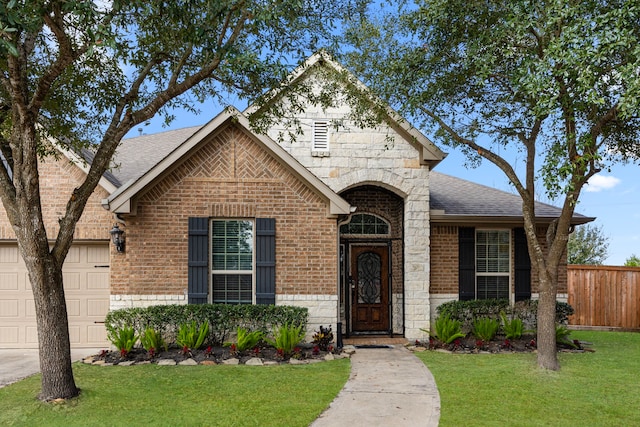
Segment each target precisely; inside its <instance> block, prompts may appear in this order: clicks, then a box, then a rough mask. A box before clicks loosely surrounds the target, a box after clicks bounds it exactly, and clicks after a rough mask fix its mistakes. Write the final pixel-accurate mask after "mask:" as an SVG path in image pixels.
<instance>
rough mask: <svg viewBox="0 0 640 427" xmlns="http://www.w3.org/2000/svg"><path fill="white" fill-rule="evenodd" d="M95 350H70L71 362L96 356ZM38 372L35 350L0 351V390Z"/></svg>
mask: <svg viewBox="0 0 640 427" xmlns="http://www.w3.org/2000/svg"><path fill="white" fill-rule="evenodd" d="M99 352H100V349H97V348H76V349H72V350H71V359H72V360H73V361H76V360H81V359H82V358H83V357H87V356H89V355H92V354H98V353H99ZM38 372H40V359H39V357H38V350H37V349H15V350H14V349H0V388H1V387H4V386H6V385H8V384H12V383H14V382H16V381H20V380H21V379H23V378H26V377H29V376H31V375H33V374H36V373H38Z"/></svg>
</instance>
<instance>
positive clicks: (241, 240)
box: [211, 220, 254, 304]
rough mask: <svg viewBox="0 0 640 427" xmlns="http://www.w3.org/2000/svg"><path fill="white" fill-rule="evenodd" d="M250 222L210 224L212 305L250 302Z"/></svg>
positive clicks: (214, 221)
mask: <svg viewBox="0 0 640 427" xmlns="http://www.w3.org/2000/svg"><path fill="white" fill-rule="evenodd" d="M253 241H254V237H253V221H249V220H212V221H211V270H212V272H211V273H212V281H211V282H212V295H213V298H212V300H213V302H214V303H227V304H251V303H252V302H253V277H254V274H253V273H254V272H253V265H254V263H253V259H254V255H253V247H254V245H253Z"/></svg>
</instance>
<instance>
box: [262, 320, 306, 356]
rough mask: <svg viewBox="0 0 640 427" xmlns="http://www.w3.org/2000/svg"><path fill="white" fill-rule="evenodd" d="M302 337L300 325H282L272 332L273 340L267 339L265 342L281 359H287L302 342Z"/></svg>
mask: <svg viewBox="0 0 640 427" xmlns="http://www.w3.org/2000/svg"><path fill="white" fill-rule="evenodd" d="M304 336H305V332H304V330H303V328H302V325H299V326H294V325H282V326H280V327H279V328H275V329H274V330H273V339H267V342H268V343H269V344H270V345H272V346H274V347H275V348H276V350H278V352H279V353H280V354H282V356H283V357H287V356H290V355H291V354H292V353H293V351H294V350H295V348H296V347H297V346H298V344H300V343H301V342H302V341H303V340H304Z"/></svg>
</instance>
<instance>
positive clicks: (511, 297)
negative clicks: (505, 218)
mask: <svg viewBox="0 0 640 427" xmlns="http://www.w3.org/2000/svg"><path fill="white" fill-rule="evenodd" d="M483 231H484V232H489V231H506V232H507V233H508V234H509V261H508V262H509V268H508V269H507V272H495V273H491V272H486V273H479V272H478V268H477V265H478V232H483ZM475 233H476V235H475V238H474V242H475V243H474V262H475V263H476V275H475V282H476V283H475V294H476V295H475V297H476V299H478V277H495V276H500V277H508V286H509V290H508V299H509V301H514V298H515V295H514V293H513V290H512V286H511V265H512V259H511V258H512V251H513V242H512V240H513V230H511V229H510V228H476V230H475Z"/></svg>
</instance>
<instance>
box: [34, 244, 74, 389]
mask: <svg viewBox="0 0 640 427" xmlns="http://www.w3.org/2000/svg"><path fill="white" fill-rule="evenodd" d="M27 269H28V270H29V279H30V281H31V287H32V289H33V297H34V301H35V305H36V321H37V325H38V342H39V350H40V370H41V372H42V390H41V392H40V395H39V396H38V397H39V398H40V399H41V400H45V401H49V400H53V399H59V398H61V399H68V398H71V397H75V396H77V395H78V393H79V390H78V388H77V387H76V383H75V381H74V379H73V371H72V369H71V344H70V341H69V321H68V317H67V303H66V300H65V297H64V288H63V279H62V268H61V267H58V266H56V264H55V263H54V262H53V258H52V256H51V255H50V254H47V255H45V256H43V257H41V258H40V257H39V259H36V260H35V262H32V263H31V262H27Z"/></svg>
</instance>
